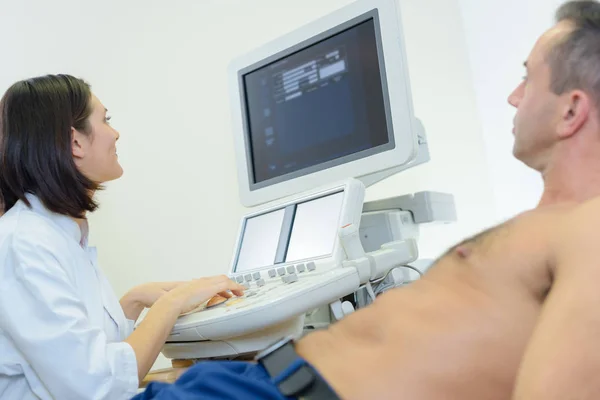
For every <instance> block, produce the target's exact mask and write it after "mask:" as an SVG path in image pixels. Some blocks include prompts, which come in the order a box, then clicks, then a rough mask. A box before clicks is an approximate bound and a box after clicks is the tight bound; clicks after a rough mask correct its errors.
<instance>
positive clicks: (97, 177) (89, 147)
mask: <svg viewBox="0 0 600 400" xmlns="http://www.w3.org/2000/svg"><path fill="white" fill-rule="evenodd" d="M91 106H92V113H91V114H90V116H89V117H88V121H87V122H88V128H89V133H85V132H80V131H78V130H77V129H75V128H73V129H72V136H73V139H72V147H73V157H74V159H75V165H76V166H77V168H78V169H79V171H80V172H81V173H82V174H84V175H85V176H86V177H87V178H88V179H90V180H92V181H93V182H96V183H99V184H100V183H104V182H108V181H112V180H114V179H117V178H119V177H121V175H123V168H121V165H120V164H119V159H118V157H117V147H116V143H117V140H118V139H119V132H117V131H116V130H115V129H114V128H113V127H112V126H110V123H109V119H110V118H107V116H106V112H107V110H106V108H105V107H104V105H102V103H101V102H100V100H98V98H97V97H96V96H94V95H92V100H91Z"/></svg>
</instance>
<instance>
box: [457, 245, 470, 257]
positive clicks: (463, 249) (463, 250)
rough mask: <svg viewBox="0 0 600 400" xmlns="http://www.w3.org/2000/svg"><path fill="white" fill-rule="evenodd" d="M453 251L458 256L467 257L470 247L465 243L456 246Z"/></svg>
mask: <svg viewBox="0 0 600 400" xmlns="http://www.w3.org/2000/svg"><path fill="white" fill-rule="evenodd" d="M455 251H456V254H457V255H458V256H459V257H460V258H467V257H469V255H471V249H470V248H469V247H467V246H465V245H460V246H458V247H457V248H456V250H455Z"/></svg>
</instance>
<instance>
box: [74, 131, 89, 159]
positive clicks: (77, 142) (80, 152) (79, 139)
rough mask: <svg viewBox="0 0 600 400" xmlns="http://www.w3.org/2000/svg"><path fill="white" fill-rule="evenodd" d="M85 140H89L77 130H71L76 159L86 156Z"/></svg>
mask: <svg viewBox="0 0 600 400" xmlns="http://www.w3.org/2000/svg"><path fill="white" fill-rule="evenodd" d="M85 139H87V138H86V137H85V135H84V134H83V133H81V132H79V131H78V130H77V129H75V128H71V149H72V152H73V157H74V158H76V159H78V158H79V159H80V158H83V157H84V156H85V143H86V142H85Z"/></svg>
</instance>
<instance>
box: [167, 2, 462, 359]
mask: <svg viewBox="0 0 600 400" xmlns="http://www.w3.org/2000/svg"><path fill="white" fill-rule="evenodd" d="M228 74H229V78H230V97H231V101H232V118H233V135H234V138H235V140H234V143H235V151H236V160H237V170H238V181H239V192H240V198H241V202H242V204H243V205H244V206H246V207H254V208H253V211H252V212H251V213H249V214H248V215H245V216H244V217H243V218H242V221H241V224H240V229H239V235H238V239H237V243H236V245H235V248H234V249H233V257H232V261H231V266H230V270H229V276H230V277H231V279H234V280H235V281H237V282H239V283H240V284H243V285H244V286H245V287H246V291H245V293H244V295H243V296H241V297H235V296H234V297H232V298H230V299H227V300H226V301H224V302H222V303H220V304H217V305H214V306H210V305H209V304H204V305H202V306H201V307H199V308H198V309H197V310H195V311H194V312H191V313H188V314H186V315H183V316H181V317H180V318H179V319H178V321H177V323H176V325H175V327H174V328H173V330H172V332H171V334H170V336H169V338H168V340H167V343H166V344H165V346H164V348H163V349H162V352H163V354H164V355H165V356H166V357H167V358H171V359H179V360H181V359H184V360H202V359H219V358H220V359H235V358H243V357H245V356H248V355H252V354H254V353H256V352H257V351H260V350H262V349H264V348H265V347H267V346H268V345H269V344H271V343H273V342H274V341H275V340H278V339H280V338H282V337H284V336H293V337H299V336H301V335H302V334H304V333H305V332H307V331H310V330H314V329H321V328H324V327H327V326H328V325H329V324H334V323H336V321H338V320H340V319H342V318H344V317H345V316H347V315H348V314H350V313H352V312H354V311H355V310H356V309H358V308H361V307H364V306H366V305H368V304H369V303H371V302H372V301H373V300H374V299H375V297H376V296H377V295H378V294H380V293H382V292H383V291H385V290H388V289H390V288H394V287H398V286H401V285H403V284H406V283H408V282H409V281H410V276H411V275H410V274H409V273H408V272H409V271H410V270H417V271H418V270H419V269H420V268H419V267H418V265H419V263H420V262H422V260H419V254H418V248H417V240H418V237H419V224H422V223H428V222H452V221H455V220H456V211H455V206H454V200H453V196H452V195H450V194H446V193H439V192H419V193H414V194H402V193H399V195H398V196H397V197H392V198H387V199H381V200H376V201H371V202H365V190H366V188H367V187H369V186H370V185H373V184H374V183H376V182H378V181H381V180H382V179H384V178H386V177H389V176H391V175H393V174H396V173H398V172H401V171H403V170H406V169H408V168H412V167H414V166H416V165H419V164H421V163H424V162H427V161H428V160H429V153H428V149H427V139H426V135H425V131H424V129H423V126H422V124H421V123H420V121H419V120H418V119H417V118H416V117H415V115H414V113H413V105H412V99H411V91H410V85H409V75H408V70H407V61H406V55H405V47H404V37H403V34H402V25H401V17H400V10H399V6H398V4H397V2H396V1H395V0H358V1H356V2H354V3H351V4H350V5H348V6H346V7H344V8H342V9H339V10H337V11H335V12H333V13H331V14H329V15H327V16H325V17H323V18H321V19H319V20H316V21H314V22H313V23H310V24H308V25H306V26H303V27H302V28H300V29H297V30H295V31H293V32H290V33H288V34H286V35H285V36H283V37H280V38H278V39H277V40H275V41H273V42H271V43H268V44H266V45H264V46H262V47H260V48H258V49H255V50H253V51H251V52H250V53H248V54H246V55H244V56H242V57H240V58H238V59H236V60H234V61H233V62H232V64H231V65H230V70H229V71H228Z"/></svg>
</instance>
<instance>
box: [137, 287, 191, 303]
mask: <svg viewBox="0 0 600 400" xmlns="http://www.w3.org/2000/svg"><path fill="white" fill-rule="evenodd" d="M188 282H189V281H175V282H149V283H144V284H142V285H139V286H136V287H134V288H133V289H131V291H130V292H132V294H133V296H134V297H135V298H136V300H137V301H138V302H139V303H140V304H141V305H143V306H144V307H147V308H150V307H152V306H153V305H154V303H156V300H158V299H160V298H161V297H162V296H163V295H164V294H165V293H167V292H169V291H171V290H173V289H174V288H176V287H178V286H181V285H185V284H187V283H188Z"/></svg>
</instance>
